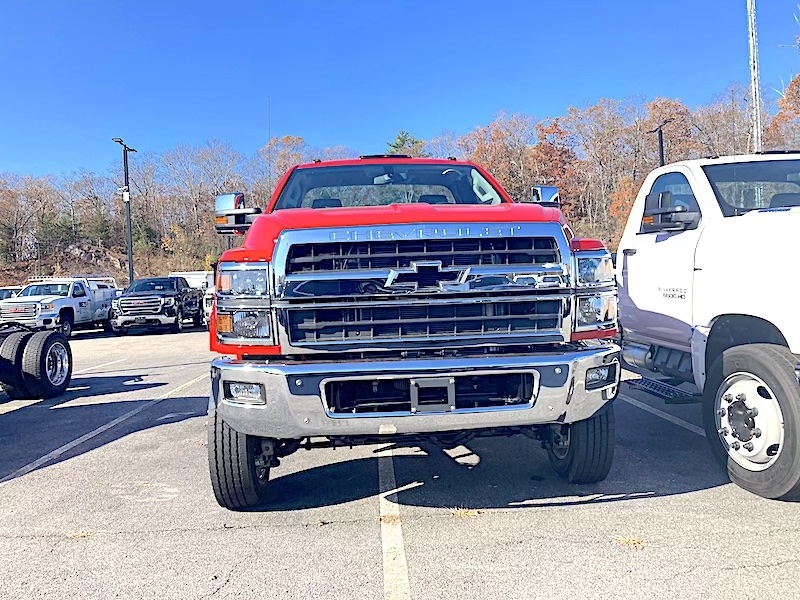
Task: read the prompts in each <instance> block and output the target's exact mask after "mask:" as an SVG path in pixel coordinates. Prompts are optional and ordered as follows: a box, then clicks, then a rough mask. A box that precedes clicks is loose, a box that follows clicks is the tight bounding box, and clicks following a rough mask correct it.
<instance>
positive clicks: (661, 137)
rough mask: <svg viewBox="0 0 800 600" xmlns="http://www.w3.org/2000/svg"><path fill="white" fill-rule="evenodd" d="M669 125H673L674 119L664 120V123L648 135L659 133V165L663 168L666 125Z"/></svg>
mask: <svg viewBox="0 0 800 600" xmlns="http://www.w3.org/2000/svg"><path fill="white" fill-rule="evenodd" d="M667 123H672V119H664V122H663V123H661V125H659V126H658V127H656V128H655V129H651V130H650V131H648V132H647V133H658V165H659V166H661V167H663V166H664V132H663V131H662V129H664V125H666V124H667Z"/></svg>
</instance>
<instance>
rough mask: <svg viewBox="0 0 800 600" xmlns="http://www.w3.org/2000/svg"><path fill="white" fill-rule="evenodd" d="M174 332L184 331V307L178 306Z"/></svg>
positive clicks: (173, 325) (173, 327)
mask: <svg viewBox="0 0 800 600" xmlns="http://www.w3.org/2000/svg"><path fill="white" fill-rule="evenodd" d="M171 329H172V333H181V332H182V331H183V309H181V308H178V310H177V313H176V315H175V323H173V324H172V327H171Z"/></svg>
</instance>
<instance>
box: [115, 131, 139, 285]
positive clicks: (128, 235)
mask: <svg viewBox="0 0 800 600" xmlns="http://www.w3.org/2000/svg"><path fill="white" fill-rule="evenodd" d="M111 141H112V142H116V143H118V144H119V145H120V146H122V165H123V169H124V171H125V184H124V187H123V188H122V203H123V204H124V205H125V245H126V247H127V250H128V285H130V284H132V283H133V233H132V231H131V188H130V182H129V180H128V152H136V150H134V149H133V148H130V147H129V146H128V145H127V144H125V142H123V141H122V138H111Z"/></svg>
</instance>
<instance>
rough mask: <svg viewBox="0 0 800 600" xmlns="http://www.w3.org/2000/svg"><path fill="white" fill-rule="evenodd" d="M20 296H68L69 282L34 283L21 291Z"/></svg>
mask: <svg viewBox="0 0 800 600" xmlns="http://www.w3.org/2000/svg"><path fill="white" fill-rule="evenodd" d="M19 295H20V296H68V295H69V284H68V283H34V284H32V285H29V286H28V287H26V288H25V289H24V290H22V291H21V292H20V293H19Z"/></svg>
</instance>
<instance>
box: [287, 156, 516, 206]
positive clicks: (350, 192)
mask: <svg viewBox="0 0 800 600" xmlns="http://www.w3.org/2000/svg"><path fill="white" fill-rule="evenodd" d="M501 202H503V199H502V197H501V195H500V193H499V192H498V191H497V190H496V189H495V188H494V187H493V186H492V185H491V184H490V183H489V182H488V181H487V180H486V179H485V178H484V177H483V175H481V173H480V172H479V171H478V170H477V169H475V168H473V167H471V166H469V165H457V164H456V165H452V166H451V165H447V164H397V163H395V164H391V163H376V162H374V161H365V162H364V164H358V165H346V166H320V167H306V168H300V169H297V170H295V171H294V172H293V173H292V175H291V176H290V177H289V181H288V182H287V183H286V186H285V187H284V188H283V190H282V191H281V194H280V197H279V198H278V201H277V203H276V204H275V208H274V210H282V209H286V208H337V207H351V206H387V205H389V204H413V203H418V204H451V205H452V204H472V205H491V204H500V203H501Z"/></svg>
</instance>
